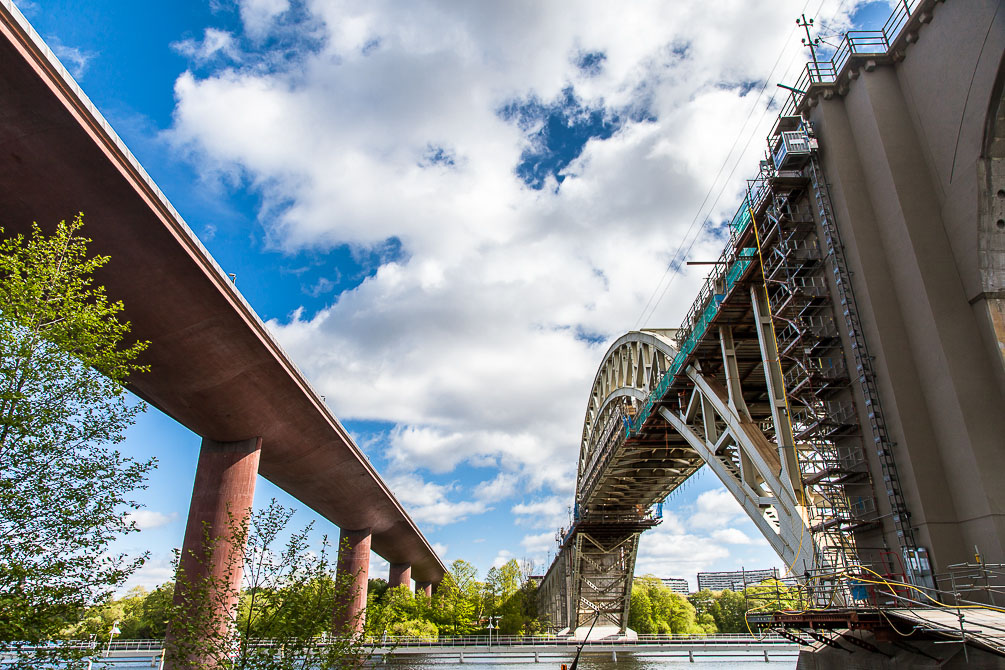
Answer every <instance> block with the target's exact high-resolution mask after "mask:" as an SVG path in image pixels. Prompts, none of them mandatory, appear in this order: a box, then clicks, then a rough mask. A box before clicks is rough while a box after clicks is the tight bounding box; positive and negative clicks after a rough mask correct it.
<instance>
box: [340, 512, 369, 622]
mask: <svg viewBox="0 0 1005 670" xmlns="http://www.w3.org/2000/svg"><path fill="white" fill-rule="evenodd" d="M338 547H339V552H338V567H337V570H336V575H337V577H338V578H341V577H342V575H351V579H352V581H351V584H352V585H351V592H350V593H348V594H347V595H346V600H347V602H346V603H345V604H344V605H342V606H339V607H338V611H336V612H335V617H334V628H335V634H336V635H347V634H354V633H362V632H363V624H364V623H365V615H366V590H367V588H366V587H367V579H368V578H369V576H370V575H369V573H370V529H369V528H363V529H362V530H345V529H342V530H340V531H339V537H338ZM340 581H341V579H340Z"/></svg>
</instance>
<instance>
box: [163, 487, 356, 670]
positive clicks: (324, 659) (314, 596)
mask: <svg viewBox="0 0 1005 670" xmlns="http://www.w3.org/2000/svg"><path fill="white" fill-rule="evenodd" d="M293 513H294V511H293V510H291V509H288V508H285V507H283V506H282V505H280V504H278V503H277V502H276V501H275V499H273V500H272V501H271V503H270V504H269V506H268V508H266V509H264V510H261V511H259V512H256V513H254V514H251V515H247V516H246V515H241V516H239V517H238V516H235V515H233V514H231V515H230V523H229V525H228V528H227V530H226V532H225V533H223V534H221V535H219V536H217V537H215V538H211V537H210V534H209V532H208V528H207V530H206V533H205V540H204V543H203V551H202V552H201V553H199V554H197V555H196V556H195V558H196V560H198V561H200V562H202V563H203V564H204V565H209V564H212V559H213V555H214V553H215V552H216V551H222V550H223V548H224V547H225V546H227V545H229V546H245V547H246V551H245V552H244V556H243V559H242V558H241V557H239V556H235V553H234V552H227V555H228V556H229V558H228V561H227V562H226V565H225V569H224V571H223V572H224V574H223V575H222V576H213V575H212V574H211V573H210V571H208V570H207V571H205V573H204V574H203V575H201V576H193V575H186V574H185V573H184V570H183V569H182V568H181V567H178V568H177V569H176V578H175V581H176V582H177V583H183V584H185V588H183V589H181V590H179V591H177V592H176V597H175V600H174V603H173V605H172V612H171V617H170V618H171V633H172V634H171V635H170V636H169V638H168V640H167V642H166V644H165V647H166V653H167V657H168V659H169V660H170V662H171V667H173V668H185V669H189V668H191V669H192V670H197V669H198V670H202V669H203V668H221V667H229V668H233V669H234V670H250V669H258V668H267V669H269V670H292V669H293V668H305V667H310V668H313V669H317V670H327V669H330V668H356V667H358V666H359V665H360V664H362V663H363V662H364V661H365V660H366V657H367V654H366V653H364V652H363V650H362V642H363V640H362V638H361V637H359V636H355V635H349V636H342V637H336V636H332V635H330V633H331V630H332V625H333V620H334V619H335V618H336V617H335V615H336V613H337V612H338V611H339V608H343V607H347V606H348V603H349V601H350V598H349V595H350V594H351V593H352V592H353V590H354V589H355V582H354V579H353V575H338V574H337V573H336V568H335V564H334V562H333V560H332V547H331V545H330V544H329V542H328V538H327V537H325V538H323V539H322V541H321V546H320V548H319V549H318V550H312V549H310V542H309V540H308V537H309V534H310V531H311V528H312V525H313V524H309V525H308V526H307V527H306V528H303V529H302V530H299V531H296V532H293V533H292V534H290V537H289V539H288V540H287V541H286V543H285V546H280V543H279V538H280V537H282V536H283V535H284V534H285V533H286V527H287V525H288V524H289V521H290V518H291V517H292V516H293ZM239 519H243V521H242V520H239ZM239 563H243V574H244V589H243V591H240V590H239V589H238V588H234V587H232V586H231V585H230V583H231V582H230V579H229V576H230V574H233V571H235V570H238V569H239ZM233 602H239V605H238V606H237V607H231V603H233ZM221 611H223V612H224V613H225V617H224V619H223V620H222V621H221V619H220V616H219V613H220V612H221ZM263 639H265V640H268V641H269V644H268V645H265V646H263V645H261V644H259V642H260V641H261V640H263Z"/></svg>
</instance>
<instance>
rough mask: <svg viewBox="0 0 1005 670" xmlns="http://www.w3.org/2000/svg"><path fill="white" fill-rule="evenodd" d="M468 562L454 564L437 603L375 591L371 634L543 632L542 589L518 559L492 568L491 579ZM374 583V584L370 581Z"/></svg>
mask: <svg viewBox="0 0 1005 670" xmlns="http://www.w3.org/2000/svg"><path fill="white" fill-rule="evenodd" d="M477 577H478V571H477V570H476V569H475V567H474V566H473V565H471V564H470V563H468V562H467V561H462V560H457V561H454V562H453V563H452V564H451V565H450V568H449V570H448V571H447V574H446V575H445V576H444V579H443V582H441V583H440V586H439V588H438V589H437V590H436V593H435V594H434V595H433V597H432V599H430V598H427V597H426V596H425V595H424V594H422V593H417V594H413V593H411V591H410V590H409V589H408V588H406V587H404V586H399V587H395V588H393V589H387V590H386V591H383V592H375V593H370V594H369V596H368V601H367V618H366V633H367V635H369V636H371V637H373V638H378V639H379V638H383V637H385V636H388V635H411V636H419V637H424V638H428V639H435V638H436V637H437V636H438V635H440V634H443V635H487V634H488V623H489V621H490V617H491V621H493V622H494V623H493V633H494V634H499V635H522V634H525V633H535V632H537V631H539V630H540V629H541V625H540V622H539V621H538V618H537V587H536V585H535V584H534V583H533V582H531V581H529V580H528V579H527V577H526V575H525V574H524V571H522V570H521V569H520V566H519V564H518V563H517V562H516V561H515V560H511V561H509V562H508V563H506V564H504V565H502V566H500V567H498V568H492V569H491V570H489V573H488V575H487V576H486V580H485V581H484V582H480V581H478V579H477ZM372 581H374V580H371V582H372Z"/></svg>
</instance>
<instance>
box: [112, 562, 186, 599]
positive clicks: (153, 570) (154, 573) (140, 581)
mask: <svg viewBox="0 0 1005 670" xmlns="http://www.w3.org/2000/svg"><path fill="white" fill-rule="evenodd" d="M173 580H174V567H173V566H172V564H171V559H170V558H169V557H167V556H153V557H151V558H148V559H147V561H146V563H144V564H143V565H142V566H141V567H140V569H139V570H137V571H136V572H134V573H133V574H132V575H130V576H129V579H127V580H126V581H125V583H124V584H123V585H122V586H121V587H120V588H119V589H118V591H117V592H116V593H117V594H118V595H119V596H121V595H124V594H125V593H126V592H127V591H129V589H132V588H134V587H137V586H142V587H143V588H144V589H146V590H147V591H153V590H154V589H155V588H157V587H158V586H160V585H161V584H164V583H166V582H170V581H173Z"/></svg>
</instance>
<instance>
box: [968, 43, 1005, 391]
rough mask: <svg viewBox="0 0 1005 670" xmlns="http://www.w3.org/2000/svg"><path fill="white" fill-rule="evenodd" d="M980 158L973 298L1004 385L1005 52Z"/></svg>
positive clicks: (993, 93)
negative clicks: (976, 278)
mask: <svg viewBox="0 0 1005 670" xmlns="http://www.w3.org/2000/svg"><path fill="white" fill-rule="evenodd" d="M983 131H984V137H983V141H982V142H981V156H980V158H979V159H978V161H977V198H978V205H977V212H978V215H977V269H978V275H979V279H980V291H981V292H980V293H979V294H978V295H977V297H976V298H975V299H974V300H972V301H971V302H972V304H973V305H974V307H975V310H976V311H977V317H978V320H979V321H983V326H984V328H983V330H984V333H983V334H984V335H985V340H986V342H987V345H988V347H989V349H991V350H992V353H993V357H994V358H996V359H997V361H998V363H999V366H998V370H997V372H998V375H997V376H998V381H999V384H1000V385H1001V386H1002V388H1003V389H1005V54H1003V55H1002V58H1001V60H1000V61H999V65H998V74H997V77H996V79H995V85H994V86H993V87H992V89H991V95H990V99H989V100H988V106H987V115H986V117H985V121H984V126H983Z"/></svg>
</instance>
